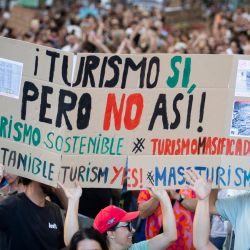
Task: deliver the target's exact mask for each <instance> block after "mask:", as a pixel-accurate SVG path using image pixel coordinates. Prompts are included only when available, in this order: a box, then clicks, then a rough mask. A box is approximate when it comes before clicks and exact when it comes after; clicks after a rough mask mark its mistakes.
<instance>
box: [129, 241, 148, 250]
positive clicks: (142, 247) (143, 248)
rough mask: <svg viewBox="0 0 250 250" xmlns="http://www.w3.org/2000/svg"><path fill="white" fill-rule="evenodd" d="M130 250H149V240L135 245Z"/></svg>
mask: <svg viewBox="0 0 250 250" xmlns="http://www.w3.org/2000/svg"><path fill="white" fill-rule="evenodd" d="M128 250H148V240H144V241H141V242H139V243H135V244H133V245H132V246H131V247H129V249H128Z"/></svg>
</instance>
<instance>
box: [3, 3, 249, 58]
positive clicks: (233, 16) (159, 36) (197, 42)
mask: <svg viewBox="0 0 250 250" xmlns="http://www.w3.org/2000/svg"><path fill="white" fill-rule="evenodd" d="M192 2H194V3H192V4H195V2H196V1H192ZM214 2H215V4H214V5H212V6H211V7H210V8H209V9H206V10H204V15H203V17H202V19H201V20H200V23H201V25H196V28H194V27H193V26H192V25H186V26H185V25H183V27H185V28H181V27H179V26H177V25H174V24H169V23H167V21H166V20H167V13H165V12H164V11H161V10H159V9H157V8H152V9H151V10H145V9H141V8H139V7H138V6H129V7H127V6H125V5H122V4H117V5H116V6H112V8H110V9H109V10H107V9H105V8H103V7H100V6H99V7H91V8H83V7H82V6H81V5H79V4H73V5H72V6H71V7H70V8H68V9H60V10H58V9H55V8H52V7H47V8H43V9H41V10H40V11H38V12H37V14H36V16H35V17H34V18H33V19H32V20H31V21H30V29H29V30H27V31H26V32H25V33H23V34H22V33H20V32H19V31H18V30H17V29H14V30H13V29H11V28H8V25H7V24H8V20H9V19H10V18H11V12H8V11H4V10H1V11H0V35H1V36H6V37H10V38H16V39H21V40H24V41H28V42H33V43H37V44H40V45H46V46H50V47H54V48H58V49H62V50H64V51H71V52H90V53H98V52H102V53H110V52H111V53H194V54H197V53H199V54H222V53H223V54H249V53H250V41H249V39H250V38H249V36H250V34H249V32H250V31H249V30H250V14H249V12H248V11H247V10H246V9H244V8H238V9H236V10H235V11H230V10H228V9H227V8H226V7H223V6H220V5H219V3H217V2H216V1H214ZM219 2H220V1H219ZM216 3H217V4H216ZM194 11H196V10H194ZM180 15H181V11H180Z"/></svg>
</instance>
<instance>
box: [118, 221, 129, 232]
mask: <svg viewBox="0 0 250 250" xmlns="http://www.w3.org/2000/svg"><path fill="white" fill-rule="evenodd" d="M121 227H126V228H127V229H128V231H129V232H132V230H133V226H132V223H131V221H130V222H128V223H126V224H124V225H119V224H118V225H117V226H116V227H115V229H117V228H121Z"/></svg>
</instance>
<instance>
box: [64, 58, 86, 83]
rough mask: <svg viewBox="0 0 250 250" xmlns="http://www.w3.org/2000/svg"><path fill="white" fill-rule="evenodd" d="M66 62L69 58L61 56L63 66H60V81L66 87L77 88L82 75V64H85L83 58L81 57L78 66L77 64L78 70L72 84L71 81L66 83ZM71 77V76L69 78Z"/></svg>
mask: <svg viewBox="0 0 250 250" xmlns="http://www.w3.org/2000/svg"><path fill="white" fill-rule="evenodd" d="M68 61H69V58H68V56H66V55H64V56H63V64H62V79H63V81H64V83H65V84H66V85H68V86H71V85H72V87H76V86H78V85H79V84H80V83H81V81H82V75H83V68H84V63H85V57H81V59H80V64H79V69H78V73H77V78H76V81H75V82H74V83H72V84H71V79H70V81H68ZM70 77H71V76H70Z"/></svg>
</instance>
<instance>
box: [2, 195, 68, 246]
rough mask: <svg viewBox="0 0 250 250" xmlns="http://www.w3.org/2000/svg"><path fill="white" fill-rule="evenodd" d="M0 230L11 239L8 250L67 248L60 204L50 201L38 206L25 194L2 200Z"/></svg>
mask: <svg viewBox="0 0 250 250" xmlns="http://www.w3.org/2000/svg"><path fill="white" fill-rule="evenodd" d="M0 230H1V231H4V232H6V234H7V235H8V237H9V239H10V241H9V247H8V250H47V249H48V250H58V249H61V248H63V247H64V242H63V221H62V217H61V213H60V209H59V207H58V206H57V205H56V204H54V203H52V202H48V201H46V203H45V206H44V207H39V206H37V205H36V204H34V203H33V202H32V201H31V200H30V199H29V198H28V197H27V196H26V195H25V194H24V193H20V194H17V195H14V196H11V197H9V198H7V199H5V200H3V201H2V202H1V203H0ZM6 250H7V249H6Z"/></svg>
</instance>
